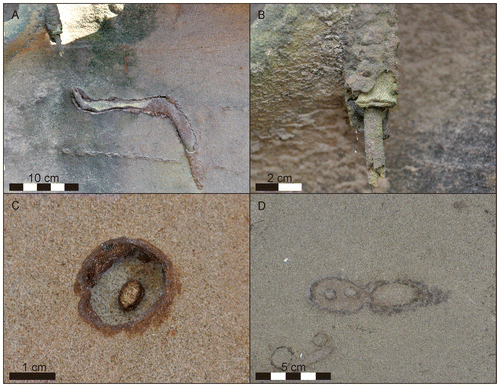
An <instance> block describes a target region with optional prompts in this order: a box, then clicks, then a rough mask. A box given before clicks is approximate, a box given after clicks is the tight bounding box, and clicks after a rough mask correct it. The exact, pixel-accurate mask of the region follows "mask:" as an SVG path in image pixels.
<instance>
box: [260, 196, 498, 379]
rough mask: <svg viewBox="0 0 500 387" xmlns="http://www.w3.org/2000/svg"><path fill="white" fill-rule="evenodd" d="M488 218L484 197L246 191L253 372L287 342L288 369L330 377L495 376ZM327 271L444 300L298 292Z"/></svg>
mask: <svg viewBox="0 0 500 387" xmlns="http://www.w3.org/2000/svg"><path fill="white" fill-rule="evenodd" d="M259 202H265V206H266V207H265V209H264V210H259V209H258V206H259ZM260 206H261V207H262V206H263V204H262V203H261V204H260ZM495 219H496V206H495V196H494V195H378V196H371V195H370V196H367V195H328V196H325V195H307V196H297V195H255V196H253V197H252V200H251V228H252V234H251V235H252V237H251V263H250V264H251V279H252V281H251V311H250V314H251V324H250V328H251V330H250V331H251V345H250V347H251V378H252V380H253V378H254V377H255V372H270V371H279V369H277V368H276V367H273V366H272V364H271V360H275V359H278V360H282V359H285V360H286V356H285V355H286V354H287V352H286V350H283V349H280V350H279V351H278V354H279V353H281V355H280V356H278V354H276V353H275V356H274V357H272V354H273V352H274V351H275V350H276V349H277V348H279V347H287V348H288V349H289V350H290V354H289V355H287V356H288V358H290V357H292V355H291V354H293V356H294V358H293V360H292V361H291V362H289V364H288V367H290V365H292V364H293V365H302V364H306V370H307V371H317V372H331V373H332V382H340V383H494V382H495V381H496V248H495V243H496V236H495V230H496V224H495ZM329 276H330V277H338V276H342V277H344V278H346V279H348V280H350V281H352V282H354V283H355V284H357V285H359V286H361V287H366V285H368V284H370V283H374V282H376V281H381V280H384V281H388V282H393V281H397V280H404V279H406V280H412V281H417V282H422V283H424V284H425V285H427V286H428V287H429V289H431V288H435V289H439V290H442V291H443V292H449V298H448V300H447V301H445V302H442V303H440V304H438V305H428V306H422V307H419V308H416V309H415V310H408V311H403V312H400V313H394V314H392V315H387V314H384V313H376V312H374V311H372V310H371V309H370V307H369V305H365V306H364V307H363V308H362V309H361V310H359V311H358V312H355V313H352V314H339V313H330V312H328V311H325V310H320V309H319V308H317V307H315V306H314V305H312V304H311V303H309V302H308V301H307V299H306V296H307V290H308V288H309V286H310V285H311V284H312V283H313V282H314V281H315V280H317V279H320V278H324V277H329ZM394 299H397V297H396V298H394ZM318 337H323V338H331V344H332V345H333V347H334V349H333V351H325V350H324V349H325V346H324V345H323V344H322V343H318ZM323 341H325V340H323ZM318 344H319V345H318ZM280 351H281V352H280ZM283 353H284V354H285V355H283ZM290 363H292V364H290ZM280 364H281V361H280ZM289 370H290V369H289Z"/></svg>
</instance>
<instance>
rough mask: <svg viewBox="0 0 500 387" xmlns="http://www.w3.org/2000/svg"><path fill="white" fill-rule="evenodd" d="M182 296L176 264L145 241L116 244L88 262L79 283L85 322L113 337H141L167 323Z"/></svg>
mask: <svg viewBox="0 0 500 387" xmlns="http://www.w3.org/2000/svg"><path fill="white" fill-rule="evenodd" d="M179 290H180V284H179V283H178V281H177V276H176V274H175V272H174V268H173V266H172V263H171V262H170V260H169V259H168V258H167V256H166V255H165V254H163V252H162V251H160V250H159V249H158V248H156V247H155V246H153V245H151V244H150V243H148V242H146V241H144V240H141V239H135V240H134V239H128V238H125V237H123V238H118V239H111V240H109V241H106V242H104V243H102V244H101V245H100V246H99V247H97V248H96V249H95V250H94V251H93V252H92V253H91V254H90V255H89V256H88V257H87V259H86V260H85V261H84V263H83V265H82V268H81V270H80V272H79V273H78V276H77V280H76V283H75V292H76V293H77V294H79V295H80V296H81V299H80V302H79V304H78V310H79V313H80V316H81V317H82V318H83V319H84V320H85V321H87V322H88V323H90V324H91V325H92V326H94V327H95V328H97V329H99V330H101V331H103V332H105V333H109V334H113V333H117V332H120V331H122V330H127V331H142V330H143V329H145V328H146V327H147V326H148V325H149V323H150V322H151V321H152V320H155V321H159V322H161V321H162V320H163V319H165V318H166V317H168V312H169V309H170V305H171V304H172V302H173V300H174V297H175V295H176V294H177V293H178V291H179Z"/></svg>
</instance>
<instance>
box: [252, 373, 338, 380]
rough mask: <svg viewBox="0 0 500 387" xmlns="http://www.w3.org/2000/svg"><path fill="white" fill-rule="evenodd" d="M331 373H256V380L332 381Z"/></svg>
mask: <svg viewBox="0 0 500 387" xmlns="http://www.w3.org/2000/svg"><path fill="white" fill-rule="evenodd" d="M331 379H332V374H331V372H256V373H255V380H331Z"/></svg>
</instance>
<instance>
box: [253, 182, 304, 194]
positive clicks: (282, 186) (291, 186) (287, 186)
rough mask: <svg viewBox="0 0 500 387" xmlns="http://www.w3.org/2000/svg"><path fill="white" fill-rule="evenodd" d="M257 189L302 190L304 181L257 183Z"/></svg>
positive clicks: (277, 190) (276, 190)
mask: <svg viewBox="0 0 500 387" xmlns="http://www.w3.org/2000/svg"><path fill="white" fill-rule="evenodd" d="M255 190H256V191H274V192H300V191H302V183H255Z"/></svg>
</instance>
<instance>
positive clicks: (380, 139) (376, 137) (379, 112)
mask: <svg viewBox="0 0 500 387" xmlns="http://www.w3.org/2000/svg"><path fill="white" fill-rule="evenodd" d="M384 116H385V112H384V110H383V109H381V108H376V107H370V108H367V109H366V110H365V153H366V168H368V181H369V183H370V184H371V185H372V186H373V187H378V179H380V178H381V177H385V154H384V134H383V130H382V120H383V118H384Z"/></svg>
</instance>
